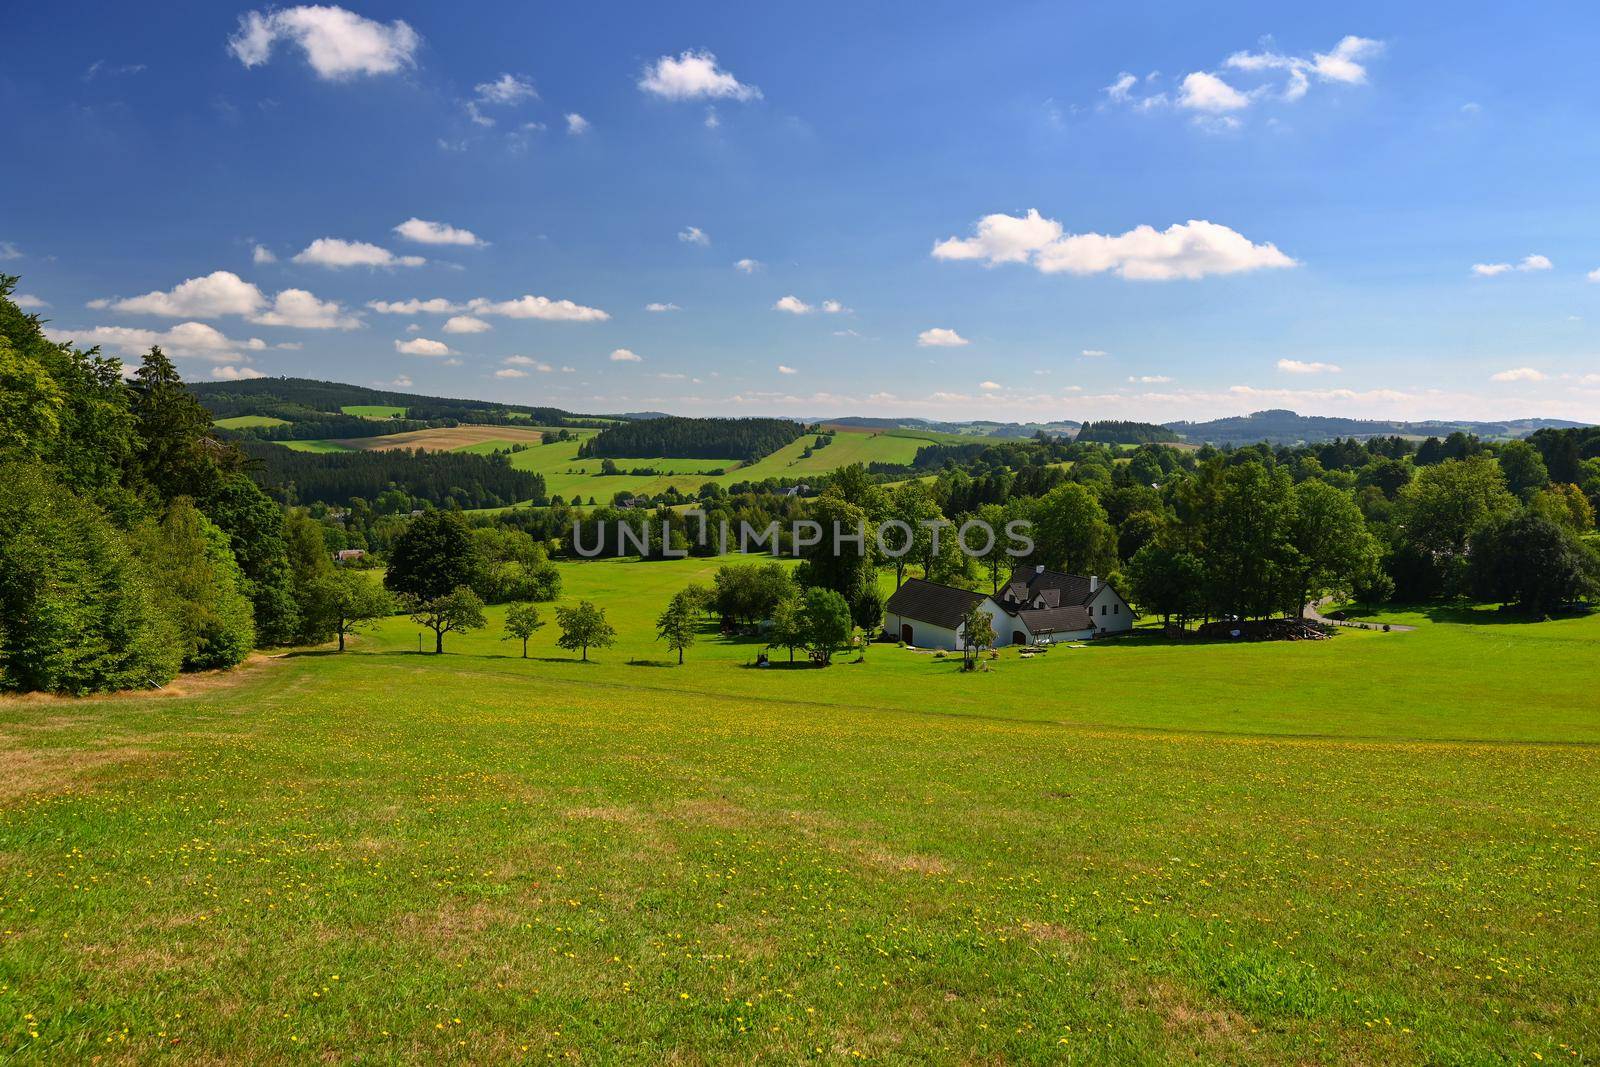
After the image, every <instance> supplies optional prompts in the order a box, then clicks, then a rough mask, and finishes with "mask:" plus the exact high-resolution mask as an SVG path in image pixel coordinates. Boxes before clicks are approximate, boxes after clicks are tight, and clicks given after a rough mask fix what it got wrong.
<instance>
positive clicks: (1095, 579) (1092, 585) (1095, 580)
mask: <svg viewBox="0 0 1600 1067" xmlns="http://www.w3.org/2000/svg"><path fill="white" fill-rule="evenodd" d="M1099 588H1100V576H1099V575H1098V574H1091V575H1089V592H1091V593H1093V592H1094V591H1095V590H1097V589H1099Z"/></svg>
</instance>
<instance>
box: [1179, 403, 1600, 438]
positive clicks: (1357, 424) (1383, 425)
mask: <svg viewBox="0 0 1600 1067" xmlns="http://www.w3.org/2000/svg"><path fill="white" fill-rule="evenodd" d="M1582 425H1584V424H1583V423H1578V422H1568V421H1566V420H1564V419H1513V420H1510V421H1507V422H1469V421H1465V420H1463V421H1460V422H1452V421H1437V420H1436V421H1428V422H1400V421H1393V420H1384V419H1345V418H1335V417H1330V416H1326V415H1300V414H1298V413H1296V412H1293V411H1288V410H1284V409H1273V410H1269V411H1255V412H1252V413H1250V414H1249V415H1235V416H1232V417H1230V418H1226V419H1213V420H1211V421H1210V422H1186V421H1185V422H1169V423H1167V424H1166V427H1167V429H1169V430H1173V431H1175V432H1177V433H1178V434H1180V435H1181V436H1182V437H1183V439H1184V440H1185V441H1187V442H1190V443H1191V444H1197V445H1240V444H1254V443H1256V442H1257V441H1265V442H1267V443H1269V444H1275V445H1276V444H1287V445H1292V444H1312V443H1315V442H1318V441H1329V440H1332V439H1333V438H1336V437H1357V438H1360V437H1387V436H1389V435H1391V434H1393V435H1398V436H1401V437H1446V436H1448V435H1450V434H1452V433H1455V432H1457V431H1460V432H1462V433H1468V434H1474V435H1476V436H1478V437H1483V438H1491V439H1506V438H1514V437H1526V436H1528V435H1529V434H1531V433H1533V432H1534V431H1536V430H1542V429H1570V428H1573V427H1577V426H1582Z"/></svg>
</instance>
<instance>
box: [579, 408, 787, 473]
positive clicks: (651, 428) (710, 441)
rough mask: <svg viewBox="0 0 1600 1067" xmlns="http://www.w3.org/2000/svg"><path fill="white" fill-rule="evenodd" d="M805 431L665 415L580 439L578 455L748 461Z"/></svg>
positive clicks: (771, 423)
mask: <svg viewBox="0 0 1600 1067" xmlns="http://www.w3.org/2000/svg"><path fill="white" fill-rule="evenodd" d="M805 432H806V427H805V425H804V424H802V423H798V422H794V421H792V420H790V419H692V418H682V417H679V416H675V415H669V416H665V417H663V418H654V419H640V420H637V421H634V422H626V423H622V424H620V425H617V426H612V427H609V428H607V429H605V430H602V431H601V432H600V433H598V434H596V435H595V436H594V437H591V438H590V439H589V440H587V441H585V442H584V443H583V447H582V449H580V450H579V452H578V454H579V455H580V456H628V457H633V458H638V459H657V458H674V459H733V460H740V461H742V462H746V463H751V462H754V461H755V460H758V459H760V458H761V457H762V456H766V455H770V454H771V453H773V452H776V451H777V450H778V449H780V448H782V447H783V446H784V445H786V444H788V443H789V442H791V441H793V440H795V439H796V438H798V437H799V436H800V435H801V434H803V433H805Z"/></svg>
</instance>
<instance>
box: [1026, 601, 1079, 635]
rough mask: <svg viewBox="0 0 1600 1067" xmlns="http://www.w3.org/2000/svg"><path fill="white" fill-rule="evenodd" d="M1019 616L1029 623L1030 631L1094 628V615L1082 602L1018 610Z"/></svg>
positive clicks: (1054, 632)
mask: <svg viewBox="0 0 1600 1067" xmlns="http://www.w3.org/2000/svg"><path fill="white" fill-rule="evenodd" d="M1017 618H1019V619H1021V620H1022V621H1023V622H1024V623H1026V624H1027V626H1028V630H1029V631H1030V632H1032V633H1036V634H1056V633H1070V632H1074V631H1077V630H1092V629H1094V617H1093V616H1091V615H1090V614H1089V609H1088V608H1086V607H1084V606H1083V605H1081V604H1071V605H1068V606H1067V607H1064V608H1029V609H1025V610H1023V611H1019V612H1017Z"/></svg>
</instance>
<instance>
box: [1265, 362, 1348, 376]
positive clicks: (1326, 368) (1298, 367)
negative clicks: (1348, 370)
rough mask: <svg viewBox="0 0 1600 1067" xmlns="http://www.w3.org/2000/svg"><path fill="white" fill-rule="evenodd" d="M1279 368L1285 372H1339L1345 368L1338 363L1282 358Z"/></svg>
mask: <svg viewBox="0 0 1600 1067" xmlns="http://www.w3.org/2000/svg"><path fill="white" fill-rule="evenodd" d="M1278 369H1279V370H1281V371H1283V372H1284V373H1285V374H1338V373H1339V372H1341V371H1342V370H1344V368H1343V367H1341V366H1339V365H1338V364H1337V363H1305V362H1302V361H1300V360H1298V359H1280V360H1278Z"/></svg>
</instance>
